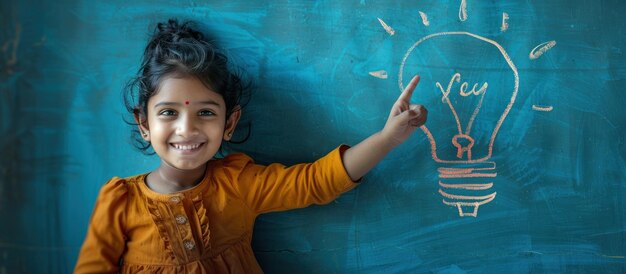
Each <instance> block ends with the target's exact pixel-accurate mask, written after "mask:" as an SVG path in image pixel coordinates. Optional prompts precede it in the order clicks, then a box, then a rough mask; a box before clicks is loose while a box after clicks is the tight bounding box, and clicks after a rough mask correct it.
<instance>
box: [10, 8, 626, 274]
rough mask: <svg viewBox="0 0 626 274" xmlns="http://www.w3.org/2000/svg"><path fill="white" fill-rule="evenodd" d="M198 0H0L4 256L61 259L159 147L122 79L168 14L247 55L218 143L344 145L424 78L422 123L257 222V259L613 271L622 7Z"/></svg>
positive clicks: (624, 211)
mask: <svg viewBox="0 0 626 274" xmlns="http://www.w3.org/2000/svg"><path fill="white" fill-rule="evenodd" d="M210 2H213V3H210ZM210 2H209V3H206V2H205V1H118V0H114V1H69V0H65V1H55V2H54V3H53V2H46V3H41V1H29V0H25V1H3V2H2V3H1V4H0V22H1V23H2V32H0V135H1V136H2V138H1V139H0V140H1V141H2V142H1V148H0V151H1V153H0V175H1V176H2V177H0V178H1V179H2V180H1V181H0V220H1V223H2V225H1V226H0V273H47V272H49V273H67V272H70V271H71V270H72V269H73V266H74V263H75V260H76V256H77V254H78V250H79V248H80V245H81V243H82V240H83V239H84V235H85V231H86V228H87V222H88V220H89V217H90V214H91V211H92V208H93V204H94V202H95V198H96V195H97V193H98V190H99V189H100V187H101V186H102V184H103V183H104V182H105V181H106V180H107V179H109V178H110V177H112V176H130V175H135V174H139V173H143V172H146V171H148V170H151V169H153V168H154V167H155V166H156V165H157V164H158V160H157V158H156V157H149V156H144V155H142V154H141V153H139V152H137V151H136V150H134V149H133V148H132V146H131V144H130V139H129V134H130V126H128V125H127V124H125V123H124V122H123V117H124V115H125V109H124V107H123V105H122V102H121V95H120V94H121V90H122V88H123V86H124V84H125V83H126V81H127V80H128V79H129V78H130V77H132V75H133V74H134V72H135V71H136V70H137V68H138V66H139V60H140V57H141V53H142V50H143V47H144V46H145V43H146V39H147V37H148V35H149V33H150V32H151V30H152V29H153V27H154V25H155V24H156V23H157V22H160V21H163V20H165V19H168V18H173V17H176V18H180V19H191V20H196V21H198V22H199V23H200V25H201V26H202V27H203V29H205V30H206V31H207V32H209V33H211V36H212V37H215V39H216V41H217V42H218V43H219V44H221V45H222V46H223V47H225V48H226V49H227V50H228V52H229V54H230V55H231V56H232V58H233V59H234V60H235V61H236V62H237V63H238V64H240V65H241V66H242V67H245V68H246V71H247V73H248V75H249V77H250V78H251V80H252V81H253V83H254V87H255V90H254V93H253V95H252V99H251V101H250V103H249V104H248V105H247V107H246V109H245V110H244V117H243V118H244V119H246V120H248V121H251V122H252V127H251V135H250V139H249V140H248V141H247V142H246V143H244V144H241V145H233V146H230V147H229V148H228V149H229V151H241V152H245V153H247V154H249V155H250V156H252V157H253V158H254V159H255V160H256V161H257V162H259V163H271V162H280V163H284V164H294V163H299V162H304V161H313V160H315V159H316V158H318V157H321V156H322V155H324V154H325V153H327V152H328V151H330V150H331V149H333V148H334V147H336V146H337V145H339V144H341V143H346V144H356V143H357V142H358V141H360V140H362V139H363V138H366V137H367V136H369V135H370V134H372V133H374V132H376V131H378V130H380V129H381V128H382V126H383V125H384V122H385V119H386V117H387V115H388V112H389V109H390V107H391V105H392V104H393V102H394V101H395V99H396V97H397V96H398V95H399V93H400V90H401V89H402V87H403V86H404V85H406V84H407V82H408V79H410V77H411V76H412V75H413V74H420V75H421V77H422V80H421V83H420V85H419V86H418V88H417V89H416V91H415V93H414V95H413V99H412V100H413V102H415V103H420V104H424V105H425V106H426V107H427V108H428V109H429V121H428V123H427V124H426V126H425V127H422V130H418V131H417V132H416V133H415V134H414V135H413V136H411V137H410V139H409V140H408V141H407V142H406V143H404V144H402V145H401V146H399V147H398V148H397V149H396V150H394V151H393V152H392V153H391V154H389V155H388V156H387V157H386V158H385V160H383V161H382V162H381V163H380V164H379V165H378V166H377V167H376V168H375V169H374V170H373V171H371V172H370V173H369V174H368V175H367V176H366V177H365V178H364V179H363V182H362V184H361V185H360V186H359V187H358V188H356V189H354V190H352V191H350V192H348V193H345V194H344V195H342V196H341V197H340V198H338V199H337V200H336V201H334V202H332V203H331V204H329V205H325V206H312V207H309V208H306V209H299V210H292V211H288V212H281V213H272V214H267V215H263V216H261V217H259V218H258V220H257V224H256V228H255V234H254V240H253V247H254V250H255V252H256V256H257V258H258V260H259V263H260V264H261V266H262V267H263V268H264V270H265V271H266V272H267V273H423V272H426V273H470V272H471V273H623V272H626V163H625V159H626V139H625V137H624V136H625V135H626V107H625V106H626V93H625V92H624V87H625V86H626V65H625V64H626V57H625V51H626V35H625V34H624V30H625V29H626V20H625V19H624V16H623V15H624V14H626V4H625V3H623V2H620V1H616V0H613V1H609V0H604V1H583V0H574V1H565V0H555V1H539V0H532V1H474V0H459V1H368V0H361V1H315V2H313V1H288V2H276V1H238V0H235V1H210Z"/></svg>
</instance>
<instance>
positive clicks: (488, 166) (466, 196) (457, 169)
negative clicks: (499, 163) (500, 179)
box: [438, 161, 497, 217]
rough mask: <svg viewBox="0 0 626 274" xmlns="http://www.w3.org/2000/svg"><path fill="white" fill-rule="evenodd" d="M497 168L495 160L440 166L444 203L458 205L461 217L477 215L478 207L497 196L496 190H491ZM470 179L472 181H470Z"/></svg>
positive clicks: (440, 191) (441, 192)
mask: <svg viewBox="0 0 626 274" xmlns="http://www.w3.org/2000/svg"><path fill="white" fill-rule="evenodd" d="M495 168H496V164H495V162H488V161H484V162H473V163H458V164H452V165H450V164H447V165H446V167H440V168H439V169H438V171H439V187H440V188H439V194H441V196H443V203H444V204H446V205H449V206H454V207H456V208H457V209H458V211H459V216H461V217H467V216H471V217H477V216H478V208H479V207H480V206H481V205H484V204H487V203H489V202H491V201H493V199H495V197H496V192H491V191H490V189H491V188H492V187H493V182H490V180H491V179H490V178H494V177H496V175H497V173H496V172H495ZM470 180H471V181H472V182H471V183H468V181H470ZM476 181H483V182H478V183H476ZM484 181H487V182H484ZM489 192H491V193H489ZM485 193H487V194H485Z"/></svg>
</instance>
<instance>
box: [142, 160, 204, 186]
mask: <svg viewBox="0 0 626 274" xmlns="http://www.w3.org/2000/svg"><path fill="white" fill-rule="evenodd" d="M206 167H207V164H204V165H201V166H199V167H198V168H196V169H193V170H181V169H178V168H175V167H173V166H171V165H170V164H168V163H166V162H164V161H161V166H159V168H157V169H156V170H154V171H153V172H151V173H150V174H148V176H147V177H146V184H147V185H148V187H149V188H150V189H152V190H153V191H155V192H158V193H163V194H168V193H174V192H178V191H183V190H185V189H190V188H192V187H194V186H196V185H198V184H199V183H200V182H201V181H202V179H203V178H204V174H205V172H206Z"/></svg>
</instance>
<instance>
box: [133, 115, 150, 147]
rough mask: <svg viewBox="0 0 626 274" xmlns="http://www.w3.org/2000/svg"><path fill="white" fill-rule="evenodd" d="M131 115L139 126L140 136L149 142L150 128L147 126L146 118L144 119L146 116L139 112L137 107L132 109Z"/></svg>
mask: <svg viewBox="0 0 626 274" xmlns="http://www.w3.org/2000/svg"><path fill="white" fill-rule="evenodd" d="M133 116H134V117H135V122H136V123H137V127H138V128H139V134H141V138H143V139H144V140H146V142H150V129H149V128H148V120H146V116H145V115H143V114H141V113H140V112H139V109H135V110H133Z"/></svg>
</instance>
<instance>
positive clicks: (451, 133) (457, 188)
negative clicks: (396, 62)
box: [398, 32, 519, 217]
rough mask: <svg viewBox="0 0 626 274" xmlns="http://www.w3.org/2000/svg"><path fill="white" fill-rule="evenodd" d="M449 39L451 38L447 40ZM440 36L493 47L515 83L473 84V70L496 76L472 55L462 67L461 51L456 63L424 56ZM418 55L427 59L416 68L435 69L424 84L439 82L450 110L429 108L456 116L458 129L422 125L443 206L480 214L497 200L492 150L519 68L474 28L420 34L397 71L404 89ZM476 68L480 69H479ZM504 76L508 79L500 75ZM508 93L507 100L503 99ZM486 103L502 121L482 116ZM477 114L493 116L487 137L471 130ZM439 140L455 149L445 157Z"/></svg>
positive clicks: (437, 85) (514, 90)
mask: <svg viewBox="0 0 626 274" xmlns="http://www.w3.org/2000/svg"><path fill="white" fill-rule="evenodd" d="M449 37H451V38H452V39H445V38H449ZM459 38H460V39H459ZM441 39H443V42H442V43H444V45H445V44H451V43H460V44H462V45H473V46H474V45H478V44H481V46H482V47H485V46H487V47H489V48H493V50H491V51H493V52H497V53H499V54H500V55H501V56H499V58H500V59H503V61H504V63H505V64H506V65H507V66H508V68H509V71H507V72H506V73H509V74H511V76H510V77H508V78H509V79H511V80H512V81H511V83H510V84H509V85H508V86H506V85H502V84H500V85H498V86H496V87H494V86H493V85H492V86H490V85H489V83H488V82H486V81H479V82H475V83H473V84H470V82H467V79H466V77H465V76H464V75H468V74H469V75H471V77H470V78H474V79H476V78H484V79H491V78H493V77H485V75H484V74H489V73H484V72H483V71H482V70H483V69H481V68H472V67H468V65H469V63H472V62H475V59H474V58H470V59H469V60H467V61H466V62H465V64H462V65H459V63H458V61H459V59H460V58H463V57H462V56H461V55H462V54H457V55H458V56H456V57H457V58H459V59H457V58H455V59H454V60H455V61H456V62H457V63H456V64H453V65H450V64H444V63H445V62H446V61H447V60H449V59H448V58H440V57H438V56H436V57H432V56H423V55H431V54H432V53H431V52H430V50H432V49H433V48H439V47H440V46H439V45H438V43H440V40H441ZM469 40H475V41H478V43H472V41H469ZM424 43H430V45H428V46H426V47H424V48H421V47H420V46H422V45H424ZM417 48H421V49H420V50H419V53H416V52H417V51H416V49H417ZM488 51H489V49H481V50H480V52H482V53H483V54H487V52H488ZM493 52H492V53H493ZM414 54H418V55H422V56H419V57H418V58H416V59H418V60H417V61H414V62H419V61H422V62H419V64H417V65H415V64H414V65H413V66H414V67H416V68H418V67H430V68H431V73H429V74H428V76H426V77H423V78H422V84H423V85H424V86H426V87H428V86H430V85H432V86H434V87H435V92H437V93H438V94H439V96H440V97H441V99H440V102H441V103H442V104H444V105H445V106H446V107H445V108H442V107H434V108H432V110H430V113H431V117H433V116H435V117H437V116H439V117H444V116H448V117H451V118H452V119H451V120H452V121H453V122H454V127H449V128H447V129H446V130H447V131H448V132H437V133H434V132H433V131H431V130H430V129H429V127H428V126H427V125H424V126H422V127H421V129H422V131H423V132H424V133H425V134H426V136H427V137H428V140H429V143H430V149H431V156H432V158H433V160H435V162H437V163H438V164H439V165H440V166H439V168H438V172H439V180H438V184H439V193H440V194H441V196H443V203H444V204H446V205H449V206H454V207H456V208H457V210H458V212H459V216H462V217H464V216H473V217H476V216H477V215H478V208H479V207H480V206H482V205H484V204H487V203H489V202H491V201H492V200H494V199H495V197H496V194H497V193H496V192H495V191H490V190H491V189H492V187H493V182H492V181H491V179H492V178H494V177H496V176H497V172H496V163H495V162H493V161H490V159H491V156H492V153H493V144H494V141H495V138H496V136H497V135H498V131H499V130H500V127H501V126H502V123H503V122H504V120H505V118H506V117H507V115H508V113H509V111H510V110H511V107H512V106H513V104H514V102H515V98H516V96H517V93H518V89H519V75H518V71H517V68H516V66H515V64H514V63H513V62H512V60H511V58H510V57H509V55H508V54H507V52H506V51H505V50H504V48H503V47H502V46H501V45H500V44H498V43H497V42H495V41H493V40H491V39H488V38H485V37H482V36H479V35H476V34H473V33H469V32H440V33H435V34H431V35H427V36H425V37H423V38H421V39H420V40H418V41H417V42H415V43H414V44H413V46H411V48H409V50H408V51H407V53H406V54H405V55H404V58H403V60H402V62H401V65H400V71H399V75H398V84H399V86H400V88H401V89H402V88H403V83H402V80H403V75H404V73H405V66H406V64H407V62H408V61H409V58H410V57H411V56H412V55H414ZM491 55H493V54H491ZM491 58H494V56H491ZM444 59H445V60H444ZM423 61H426V62H423ZM438 67H439V68H438ZM411 70H413V69H411ZM433 71H434V72H433ZM450 71H451V72H452V73H453V74H452V76H451V78H450V80H449V81H443V84H442V81H441V80H437V79H439V78H442V77H444V76H445V75H446V73H450ZM460 71H462V72H463V73H461V72H460ZM476 71H478V72H479V73H475V72H476ZM496 71H497V72H498V73H502V72H503V70H501V69H500V68H498V69H497V70H496ZM476 74H481V75H476ZM424 78H426V81H424ZM499 78H504V77H502V76H500V77H499ZM433 83H434V85H433ZM453 96H454V99H453ZM494 97H495V99H496V100H495V101H493V100H492V99H493V98H494ZM504 97H506V98H507V99H508V100H502V98H504ZM485 99H487V100H485ZM486 103H489V109H499V110H501V111H498V112H500V114H499V115H498V118H497V119H493V118H492V117H489V116H486V115H479V114H481V109H482V107H483V106H484V105H485V104H486ZM494 104H503V106H502V107H498V106H495V105H494ZM429 108H430V107H429ZM477 118H482V119H486V120H491V121H488V122H493V123H492V126H490V129H489V131H490V133H489V134H488V135H487V136H488V138H475V135H476V134H475V133H473V132H472V129H473V127H474V125H475V122H476V121H477ZM448 120H450V119H448ZM438 121H444V119H438ZM437 124H439V123H437ZM437 131H440V130H437ZM479 135H481V134H479ZM479 140H480V141H481V142H486V143H487V144H486V150H485V151H484V152H483V153H482V154H480V155H478V153H476V152H477V151H476V146H477V143H478V142H477V141H479ZM438 142H439V144H441V143H442V142H443V143H444V146H448V147H450V146H449V145H450V144H452V148H453V149H452V151H447V152H448V153H443V155H440V154H441V153H440V150H441V149H438V146H439V147H441V145H438ZM449 152H452V153H449ZM474 192H481V193H484V194H477V193H474Z"/></svg>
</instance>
